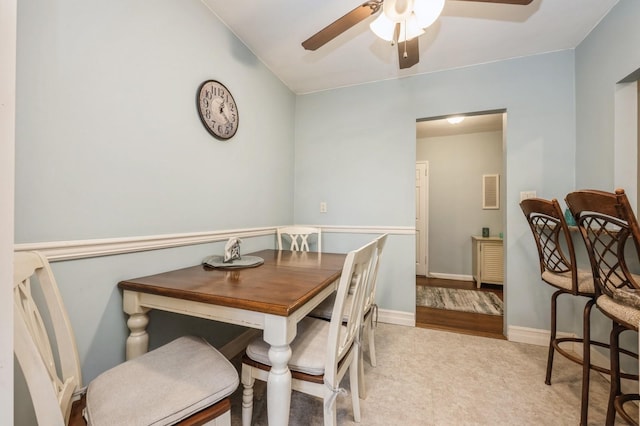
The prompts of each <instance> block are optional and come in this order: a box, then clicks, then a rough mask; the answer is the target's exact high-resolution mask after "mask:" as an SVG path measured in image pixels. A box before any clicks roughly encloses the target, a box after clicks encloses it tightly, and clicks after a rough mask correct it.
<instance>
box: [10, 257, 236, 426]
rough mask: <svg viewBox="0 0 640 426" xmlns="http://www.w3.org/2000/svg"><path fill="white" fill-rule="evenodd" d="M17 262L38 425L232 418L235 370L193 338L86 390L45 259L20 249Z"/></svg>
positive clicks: (20, 348)
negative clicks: (231, 401) (230, 397)
mask: <svg viewBox="0 0 640 426" xmlns="http://www.w3.org/2000/svg"><path fill="white" fill-rule="evenodd" d="M14 268H15V272H14V283H13V295H14V353H15V356H16V359H17V360H18V363H19V365H20V368H21V369H22V372H23V374H24V377H25V379H26V382H27V386H28V388H29V393H30V394H31V399H32V402H33V407H34V410H35V414H36V418H37V420H38V424H40V425H56V426H62V425H76V424H77V425H85V424H87V425H95V426H101V425H133V424H136V425H142V424H144V425H151V424H153V425H173V424H181V425H196V424H197V425H200V424H205V423H206V424H209V425H230V424H231V414H230V409H231V403H230V400H229V395H231V393H233V391H234V390H235V389H236V388H237V387H238V382H239V380H238V373H237V372H236V370H235V368H234V367H233V365H232V364H231V363H230V362H229V361H228V360H227V359H226V358H225V357H224V356H223V355H222V354H220V353H219V352H218V351H217V350H216V349H215V348H213V347H212V346H211V345H209V344H208V343H207V342H206V341H204V340H203V339H201V338H198V337H194V336H184V337H180V338H178V339H176V340H174V341H172V342H170V343H168V344H166V345H164V346H161V347H160V348H157V349H155V350H153V351H151V352H148V353H146V354H144V355H141V356H139V357H137V358H135V359H132V360H130V361H127V362H125V363H123V364H120V365H117V366H115V367H114V368H112V369H110V370H107V371H105V372H104V373H102V374H100V375H99V376H98V377H96V378H95V379H94V380H92V381H91V382H90V383H89V384H88V386H87V387H86V388H83V387H82V374H81V369H80V358H79V356H78V351H77V347H76V341H75V337H74V333H73V330H72V328H71V323H70V321H69V317H68V315H67V311H66V309H65V307H64V304H63V301H62V297H61V296H60V292H59V290H58V287H57V284H56V281H55V278H54V276H53V273H52V271H51V268H50V266H49V263H48V261H47V259H46V258H45V257H44V256H43V255H42V254H40V253H38V252H17V253H15V256H14ZM34 295H35V296H34ZM45 324H46V325H45ZM47 325H50V328H51V330H50V331H49V332H48V328H47ZM207 422H208V423H207Z"/></svg>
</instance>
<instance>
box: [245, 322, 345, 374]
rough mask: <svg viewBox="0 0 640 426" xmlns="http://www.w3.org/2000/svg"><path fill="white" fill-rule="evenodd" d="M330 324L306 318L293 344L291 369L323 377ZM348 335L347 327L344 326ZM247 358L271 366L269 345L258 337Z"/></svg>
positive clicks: (251, 344)
mask: <svg viewBox="0 0 640 426" xmlns="http://www.w3.org/2000/svg"><path fill="white" fill-rule="evenodd" d="M329 324H330V323H329V322H327V321H323V320H320V319H316V318H309V317H307V318H304V319H303V320H302V321H300V322H299V323H298V332H297V334H296V338H295V339H293V342H292V343H291V359H290V360H289V368H290V369H291V370H294V371H299V372H301V373H306V374H310V375H312V376H321V375H323V374H324V372H325V366H326V362H327V360H326V354H327V346H326V344H327V339H328V338H329ZM342 329H343V332H344V333H346V327H345V326H342ZM246 354H247V356H248V357H249V358H250V359H252V360H254V361H257V362H259V363H261V364H265V365H271V362H270V361H269V345H268V344H267V343H265V341H264V340H262V336H259V337H256V338H255V339H254V340H253V341H251V343H249V345H248V346H247V350H246Z"/></svg>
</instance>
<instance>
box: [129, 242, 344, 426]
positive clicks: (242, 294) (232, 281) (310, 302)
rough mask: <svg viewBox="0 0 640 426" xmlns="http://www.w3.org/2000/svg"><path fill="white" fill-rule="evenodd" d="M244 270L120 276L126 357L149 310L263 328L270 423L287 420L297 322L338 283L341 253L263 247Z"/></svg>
mask: <svg viewBox="0 0 640 426" xmlns="http://www.w3.org/2000/svg"><path fill="white" fill-rule="evenodd" d="M248 256H257V257H260V258H262V259H264V263H263V264H261V265H259V266H256V267H247V268H213V267H210V266H206V265H202V264H200V265H196V266H191V267H187V268H183V269H178V270H173V271H167V272H163V273H160V274H155V275H150V276H146V277H140V278H134V279H129V280H125V281H122V282H120V283H119V284H118V287H119V288H121V289H122V290H123V309H124V312H125V313H127V314H128V315H129V319H128V320H127V326H128V327H129V330H130V334H129V336H128V337H127V342H126V357H127V359H132V358H135V357H136V356H139V355H141V354H143V353H145V352H147V350H148V347H149V335H148V333H147V331H146V328H147V325H148V323H149V316H148V312H149V311H150V310H152V309H159V310H162V311H168V312H174V313H179V314H183V315H189V316H194V317H199V318H205V319H210V320H215V321H220V322H224V323H228V324H235V325H241V326H245V327H250V328H256V329H261V330H263V339H264V341H265V342H266V343H268V344H269V345H270V349H269V360H270V361H271V365H272V368H271V370H270V372H269V378H268V381H267V410H268V420H269V424H270V425H286V424H288V421H289V408H290V405H291V372H290V371H289V368H288V362H289V360H290V358H291V347H290V344H291V342H292V341H293V339H294V337H295V336H296V329H297V323H298V322H299V321H300V320H301V319H303V318H304V317H305V316H306V315H307V314H308V313H309V312H311V311H312V310H313V309H314V308H315V307H316V306H318V305H319V304H320V303H321V302H322V301H323V300H324V299H326V298H327V297H328V296H329V295H330V294H331V293H332V292H333V291H335V289H336V288H337V284H338V280H339V278H340V274H341V273H342V267H343V265H344V261H345V258H346V254H339V253H315V252H291V251H278V250H262V251H258V252H255V253H249V254H248Z"/></svg>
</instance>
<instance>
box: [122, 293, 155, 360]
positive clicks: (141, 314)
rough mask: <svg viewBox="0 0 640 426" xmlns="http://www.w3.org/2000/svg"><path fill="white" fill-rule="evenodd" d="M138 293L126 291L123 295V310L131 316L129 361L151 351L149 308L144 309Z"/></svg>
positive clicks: (127, 354)
mask: <svg viewBox="0 0 640 426" xmlns="http://www.w3.org/2000/svg"><path fill="white" fill-rule="evenodd" d="M138 296H139V294H138V293H135V292H132V291H128V290H125V291H124V293H123V301H122V304H123V309H124V311H125V313H127V314H129V319H128V320H127V327H129V330H130V333H129V337H127V344H126V354H125V358H126V359H127V360H130V359H133V358H135V357H138V356H140V355H142V354H144V353H146V352H147V351H148V350H149V334H148V333H147V325H148V324H149V316H148V315H147V312H149V310H150V309H149V308H143V307H142V306H140V303H139V301H138Z"/></svg>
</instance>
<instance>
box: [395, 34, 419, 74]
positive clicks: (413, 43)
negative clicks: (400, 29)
mask: <svg viewBox="0 0 640 426" xmlns="http://www.w3.org/2000/svg"><path fill="white" fill-rule="evenodd" d="M418 50H419V45H418V37H414V38H412V39H411V40H409V41H401V42H398V63H399V64H400V69H401V70H402V69H405V68H411V67H412V66H414V65H415V64H417V63H418V61H420V54H419V53H418Z"/></svg>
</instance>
